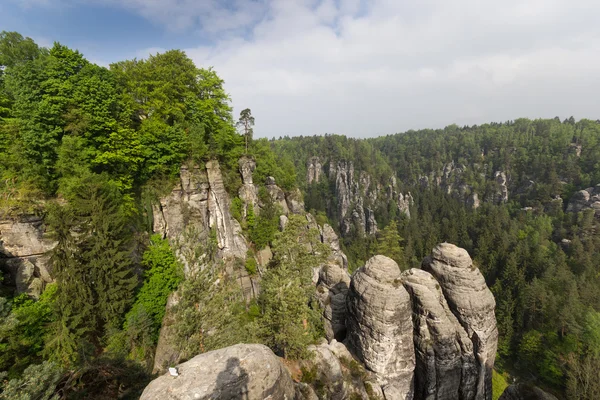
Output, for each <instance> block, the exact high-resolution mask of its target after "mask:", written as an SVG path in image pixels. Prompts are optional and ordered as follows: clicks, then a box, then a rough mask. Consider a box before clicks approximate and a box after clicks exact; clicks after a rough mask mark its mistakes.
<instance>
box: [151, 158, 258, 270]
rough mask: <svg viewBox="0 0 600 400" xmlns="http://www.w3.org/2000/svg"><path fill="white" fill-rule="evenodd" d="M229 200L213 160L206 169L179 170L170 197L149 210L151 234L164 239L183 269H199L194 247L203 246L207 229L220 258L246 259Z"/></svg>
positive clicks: (239, 229)
mask: <svg viewBox="0 0 600 400" xmlns="http://www.w3.org/2000/svg"><path fill="white" fill-rule="evenodd" d="M230 208H231V200H230V198H229V195H228V194H227V192H226V190H225V186H224V184H223V176H222V175H221V169H220V167H219V163H218V162H217V161H216V160H213V161H209V162H207V163H206V168H205V169H201V168H199V167H194V168H191V169H189V168H188V167H186V166H182V167H181V170H180V179H179V182H178V184H177V185H176V186H175V188H174V189H173V190H172V191H171V193H170V194H169V195H167V196H165V197H163V198H161V199H160V201H159V204H157V205H155V206H154V207H153V217H154V228H153V230H154V232H158V233H161V234H162V236H163V237H165V238H168V239H169V240H170V241H171V244H172V245H173V247H174V248H175V250H176V252H177V254H178V256H179V258H180V259H181V261H182V262H183V263H184V265H185V267H186V273H189V272H190V269H191V268H196V267H198V266H199V265H202V260H196V259H193V255H195V254H197V252H196V251H195V249H196V247H197V246H198V245H200V244H202V243H205V242H206V240H207V239H208V236H209V233H210V230H211V228H214V229H215V232H216V234H217V245H218V248H219V253H220V256H221V257H223V258H231V257H238V258H244V257H245V256H246V251H247V245H246V240H245V239H244V237H243V235H242V228H241V226H240V224H239V222H238V221H236V220H235V219H234V218H233V217H232V216H231V211H230Z"/></svg>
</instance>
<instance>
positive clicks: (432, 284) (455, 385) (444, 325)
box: [402, 269, 478, 400]
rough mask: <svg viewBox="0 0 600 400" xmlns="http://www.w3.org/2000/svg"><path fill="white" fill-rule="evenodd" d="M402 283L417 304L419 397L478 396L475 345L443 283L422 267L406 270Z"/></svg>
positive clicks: (414, 315)
mask: <svg viewBox="0 0 600 400" xmlns="http://www.w3.org/2000/svg"><path fill="white" fill-rule="evenodd" d="M402 283H403V284H404V287H405V288H406V289H407V290H408V292H409V294H410V295H411V299H412V306H413V322H414V343H415V352H416V368H415V397H416V398H418V399H426V400H436V399H474V398H475V395H476V383H477V377H478V376H477V364H476V361H475V357H474V355H473V345H472V343H471V340H470V339H469V337H468V335H467V332H466V331H465V330H464V328H463V327H462V326H461V325H460V323H459V322H458V320H457V319H456V316H455V315H454V314H453V313H452V311H451V310H450V308H449V307H448V304H447V302H446V299H445V298H444V295H443V293H442V290H441V287H440V285H439V283H438V282H437V281H436V280H435V278H434V277H433V276H432V275H431V274H430V273H428V272H426V271H423V270H420V269H410V270H408V271H404V272H403V273H402Z"/></svg>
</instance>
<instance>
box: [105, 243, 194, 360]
mask: <svg viewBox="0 0 600 400" xmlns="http://www.w3.org/2000/svg"><path fill="white" fill-rule="evenodd" d="M142 267H143V268H144V275H143V278H144V281H143V284H142V287H141V288H140V290H139V291H138V292H137V294H136V298H135V303H134V304H133V306H132V307H131V309H130V310H129V311H128V312H127V314H126V315H125V323H124V324H123V332H121V333H117V334H114V336H113V337H112V338H111V341H110V345H109V349H110V350H111V351H112V352H113V353H116V354H123V353H125V354H129V355H130V356H131V357H132V358H134V359H137V360H140V361H143V360H146V359H148V358H151V357H152V352H153V351H154V347H155V345H156V343H157V341H158V334H159V331H160V327H161V324H162V321H163V317H164V315H165V307H166V305H167V299H168V297H169V295H170V294H171V293H172V292H173V291H175V290H176V289H177V287H178V286H179V284H180V283H181V281H182V280H183V267H182V266H181V264H180V263H179V261H178V260H177V258H176V257H175V254H173V251H172V250H171V247H170V246H169V243H168V241H167V240H165V239H162V238H161V237H160V235H154V236H152V237H151V238H150V246H149V247H148V248H147V249H146V251H145V252H144V255H143V257H142Z"/></svg>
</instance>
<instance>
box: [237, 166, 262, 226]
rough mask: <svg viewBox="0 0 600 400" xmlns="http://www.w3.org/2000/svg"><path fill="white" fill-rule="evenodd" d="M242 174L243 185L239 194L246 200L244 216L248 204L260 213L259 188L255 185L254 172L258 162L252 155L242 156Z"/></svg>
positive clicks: (256, 212)
mask: <svg viewBox="0 0 600 400" xmlns="http://www.w3.org/2000/svg"><path fill="white" fill-rule="evenodd" d="M239 167H240V174H241V175H242V186H241V187H240V189H239V191H238V196H239V197H240V199H242V201H243V202H244V209H243V216H244V217H246V213H247V210H248V206H249V205H250V204H251V205H252V207H253V209H254V213H255V214H258V212H259V210H260V209H259V208H258V189H257V187H256V186H255V185H254V181H253V179H252V172H253V171H254V169H255V168H256V162H255V161H254V160H253V159H252V158H250V157H242V158H240V161H239Z"/></svg>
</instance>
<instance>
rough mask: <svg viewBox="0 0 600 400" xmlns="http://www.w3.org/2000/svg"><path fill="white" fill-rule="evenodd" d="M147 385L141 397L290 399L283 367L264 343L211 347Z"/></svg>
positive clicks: (291, 391) (290, 388)
mask: <svg viewBox="0 0 600 400" xmlns="http://www.w3.org/2000/svg"><path fill="white" fill-rule="evenodd" d="M176 368H177V374H178V376H171V375H170V374H169V373H167V374H165V375H163V376H161V377H159V378H156V379H155V380H153V381H152V382H150V384H149V385H148V386H147V387H146V389H145V390H144V392H143V393H142V396H141V397H140V399H141V400H165V399H172V400H188V399H198V400H209V399H220V400H233V399H247V400H263V399H268V398H270V399H282V400H283V399H289V400H291V399H293V398H294V383H293V381H292V378H291V377H290V374H289V372H288V370H287V369H286V367H285V366H284V365H283V364H282V363H281V361H280V360H279V359H278V358H277V357H276V356H275V354H273V352H272V351H271V350H270V349H269V348H268V347H266V346H263V345H259V344H238V345H235V346H230V347H226V348H224V349H220V350H215V351H210V352H208V353H204V354H201V355H199V356H196V357H194V358H192V359H191V360H189V361H187V362H185V363H183V364H180V365H178V366H177V367H176Z"/></svg>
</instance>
